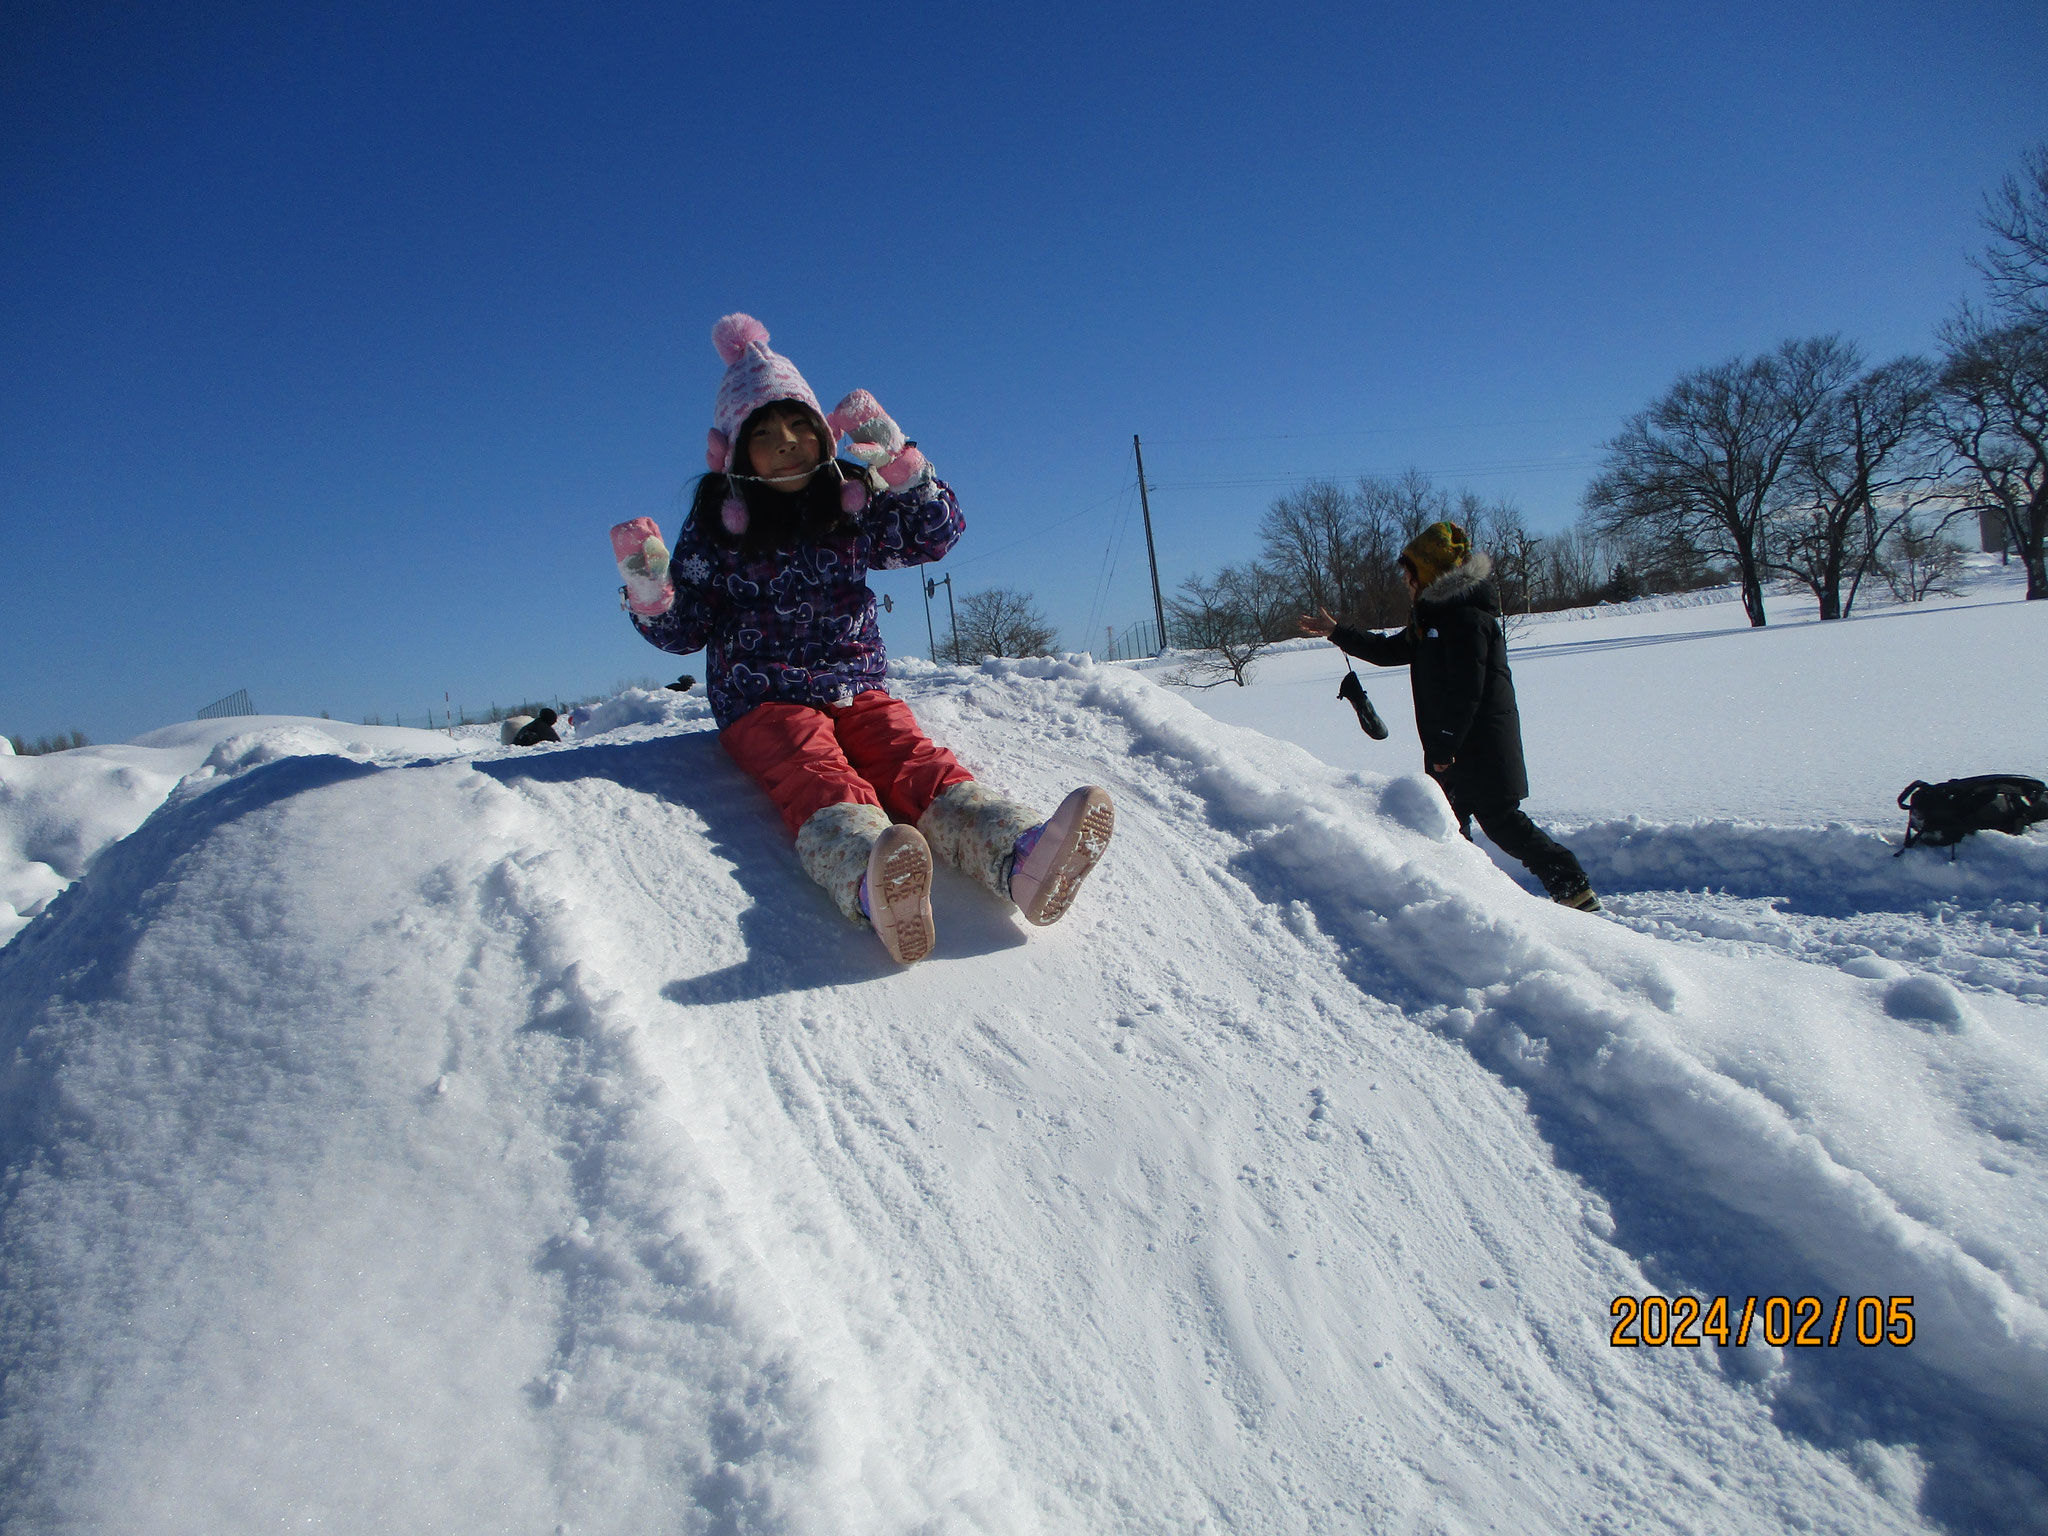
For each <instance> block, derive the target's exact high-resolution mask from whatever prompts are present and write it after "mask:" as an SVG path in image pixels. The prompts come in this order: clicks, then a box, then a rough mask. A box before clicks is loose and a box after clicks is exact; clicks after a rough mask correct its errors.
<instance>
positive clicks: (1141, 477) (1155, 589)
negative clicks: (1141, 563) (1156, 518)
mask: <svg viewBox="0 0 2048 1536" xmlns="http://www.w3.org/2000/svg"><path fill="white" fill-rule="evenodd" d="M1131 452H1133V453H1135V454H1136V455H1137V456H1138V505H1139V506H1141V507H1143V508H1144V509H1145V559H1146V560H1147V561H1148V562H1150V564H1151V566H1152V617H1153V618H1154V619H1156V620H1157V621H1158V623H1159V649H1158V650H1156V651H1154V652H1153V653H1152V654H1153V655H1155V656H1159V655H1164V654H1165V652H1166V604H1165V603H1163V602H1161V601H1160V600H1159V556H1158V555H1157V554H1155V553H1154V552H1153V549H1152V498H1151V497H1150V496H1148V495H1146V494H1145V449H1144V445H1143V444H1141V443H1140V442H1139V441H1138V434H1137V433H1135V432H1133V433H1132V434H1131Z"/></svg>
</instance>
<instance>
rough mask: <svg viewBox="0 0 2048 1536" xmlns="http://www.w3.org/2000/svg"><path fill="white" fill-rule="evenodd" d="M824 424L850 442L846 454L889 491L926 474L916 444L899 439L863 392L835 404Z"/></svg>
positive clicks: (892, 425) (926, 467)
mask: <svg viewBox="0 0 2048 1536" xmlns="http://www.w3.org/2000/svg"><path fill="white" fill-rule="evenodd" d="M825 424H826V425H827V426H829V427H830V428H831V429H832V430H833V431H834V432H843V433H845V434H846V436H847V437H848V438H849V439H850V441H849V442H848V444H847V448H846V451H847V452H848V453H850V454H852V455H853V456H854V457H855V458H856V459H859V460H860V461H861V463H863V464H865V465H866V466H867V467H868V468H869V469H872V470H875V471H877V472H879V473H880V475H881V477H882V483H883V484H884V485H886V486H888V487H889V488H890V489H891V490H892V491H900V490H902V489H903V488H904V487H905V486H908V485H912V484H914V483H916V482H917V481H918V480H920V479H922V478H923V477H924V476H925V475H926V474H927V473H928V472H929V471H930V468H931V466H930V465H928V464H927V463H926V462H925V457H924V455H923V454H921V453H919V452H918V451H917V445H916V444H915V443H906V442H905V441H904V440H903V429H902V428H901V427H899V426H897V425H896V423H895V422H893V421H891V420H890V419H889V413H888V412H887V411H885V410H883V409H882V407H881V405H880V404H879V403H878V402H877V401H876V400H875V397H874V396H873V395H871V394H869V393H868V392H867V391H866V390H864V389H856V390H855V391H854V392H853V393H852V394H850V395H848V396H847V397H846V398H845V399H844V400H842V401H840V402H839V403H838V404H837V405H835V406H834V407H833V408H832V414H831V415H830V416H827V417H826V418H825Z"/></svg>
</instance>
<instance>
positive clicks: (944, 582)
mask: <svg viewBox="0 0 2048 1536" xmlns="http://www.w3.org/2000/svg"><path fill="white" fill-rule="evenodd" d="M941 587H944V588H945V589H946V617H947V618H949V619H951V620H952V621H953V641H954V643H955V644H958V643H959V640H960V615H959V614H957V613H955V612H954V611H953V578H952V577H951V576H941V577H940V578H939V579H938V580H937V581H933V580H932V579H931V577H929V576H927V577H925V579H924V605H925V627H926V628H927V629H929V628H930V627H931V605H932V594H933V593H934V592H936V591H938V590H939V588H941ZM938 659H939V646H938V642H937V641H933V642H932V661H933V662H934V663H936V662H937V661H938ZM953 659H954V660H955V661H958V660H959V659H960V658H959V657H957V656H956V657H954V658H953Z"/></svg>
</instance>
